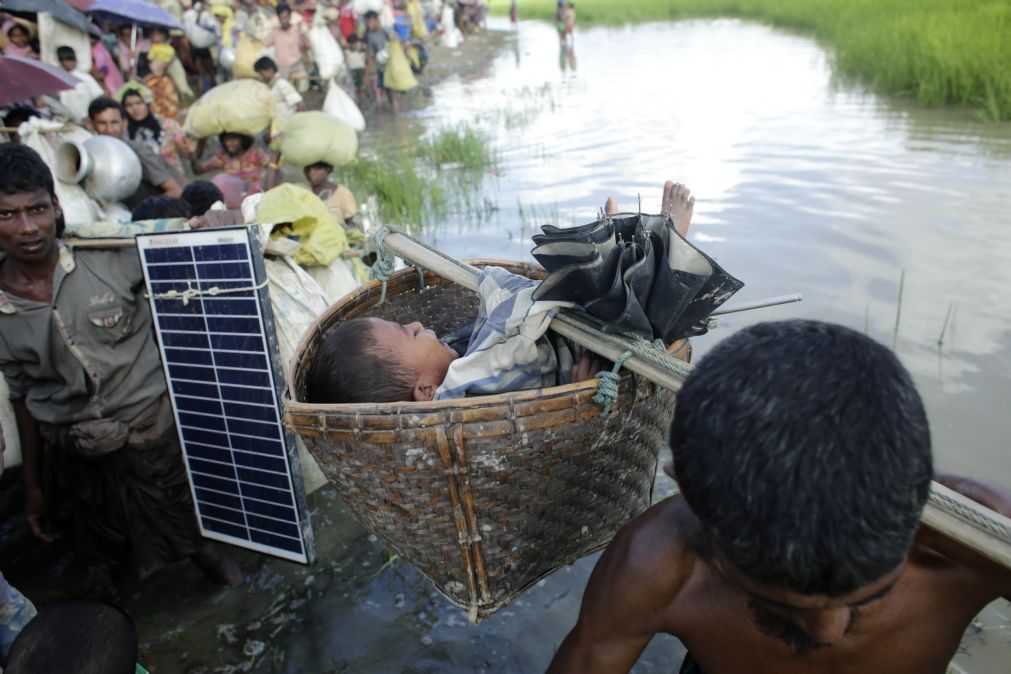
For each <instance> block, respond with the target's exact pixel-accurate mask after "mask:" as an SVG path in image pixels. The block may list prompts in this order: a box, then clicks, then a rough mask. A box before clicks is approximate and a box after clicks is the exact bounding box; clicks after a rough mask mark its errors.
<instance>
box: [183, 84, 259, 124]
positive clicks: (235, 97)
mask: <svg viewBox="0 0 1011 674" xmlns="http://www.w3.org/2000/svg"><path fill="white" fill-rule="evenodd" d="M275 115H276V112H275V110H274V97H273V95H272V94H271V93H270V87H268V86H267V85H266V84H264V83H263V82H261V81H259V80H248V79H247V80H232V81H231V82H225V83H224V84H219V85H218V86H216V87H214V88H213V89H211V90H210V91H208V92H207V93H206V94H204V95H203V96H201V97H200V98H199V99H198V100H197V102H196V103H194V104H193V105H192V106H191V107H190V111H189V114H187V115H186V121H185V122H184V123H183V131H185V132H186V133H188V134H190V135H192V136H196V137H197V138H208V137H210V136H216V135H218V134H219V133H224V132H226V131H229V132H232V133H243V134H246V135H248V136H255V135H257V134H258V133H260V132H261V131H263V130H264V129H266V128H267V127H269V126H270V124H271V122H272V121H273V119H274V117H275Z"/></svg>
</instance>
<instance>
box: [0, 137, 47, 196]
mask: <svg viewBox="0 0 1011 674" xmlns="http://www.w3.org/2000/svg"><path fill="white" fill-rule="evenodd" d="M35 190H45V191H46V192H48V193H49V196H50V197H52V198H53V202H54V203H55V201H56V186H55V184H54V183H53V172H52V171H50V170H49V167H48V166H46V162H44V161H42V157H40V156H39V153H38V152H36V151H35V150H33V149H32V148H30V147H28V146H27V145H19V144H18V143H0V192H3V193H4V194H16V193H18V192H34V191H35Z"/></svg>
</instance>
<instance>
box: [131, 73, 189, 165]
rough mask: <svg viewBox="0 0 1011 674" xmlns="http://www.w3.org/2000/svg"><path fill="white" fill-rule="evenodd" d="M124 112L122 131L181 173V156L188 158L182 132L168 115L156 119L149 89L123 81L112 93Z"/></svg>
mask: <svg viewBox="0 0 1011 674" xmlns="http://www.w3.org/2000/svg"><path fill="white" fill-rule="evenodd" d="M116 98H117V99H118V100H119V102H120V104H122V106H123V110H124V111H125V112H126V124H127V126H126V133H127V136H128V137H129V138H130V140H135V141H137V142H139V143H143V144H144V145H146V146H148V147H149V148H150V149H151V150H152V151H153V152H157V153H158V154H160V155H161V157H162V158H163V159H164V160H165V161H166V162H168V164H169V165H170V166H171V167H172V168H174V169H176V170H177V171H179V172H180V173H182V171H183V166H182V160H181V159H180V156H182V157H189V146H188V145H187V143H186V135H185V134H184V133H183V130H182V129H181V128H179V124H178V123H176V121H175V120H173V119H171V118H164V119H158V117H157V116H156V115H154V114H153V113H152V112H151V102H152V100H153V99H154V97H153V95H152V94H151V90H150V89H148V88H147V87H145V86H144V85H143V84H140V83H139V82H127V83H126V84H125V85H123V88H122V89H120V90H119V93H118V94H117V95H116Z"/></svg>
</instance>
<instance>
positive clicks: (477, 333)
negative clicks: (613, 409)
mask: <svg viewBox="0 0 1011 674" xmlns="http://www.w3.org/2000/svg"><path fill="white" fill-rule="evenodd" d="M661 203H662V206H661V208H662V212H663V213H664V214H669V215H670V216H671V217H672V218H673V220H674V221H675V223H676V224H677V228H678V230H679V232H681V233H682V235H683V234H684V232H686V231H687V228H688V224H689V222H690V220H691V215H692V209H693V206H694V198H693V197H692V196H691V192H690V191H689V190H688V189H687V188H686V187H685V186H684V185H681V184H679V183H674V182H671V181H668V182H667V183H666V184H665V185H664V188H663V197H662V202H661ZM604 208H605V211H607V212H608V213H615V212H617V210H618V206H617V203H616V202H615V200H614V198H613V197H612V198H609V199H608V200H607V204H606V205H605V207H604ZM538 284H539V282H538V281H535V280H532V279H528V278H526V277H523V276H518V275H516V274H512V273H510V272H508V271H506V270H504V269H501V268H498V267H487V268H485V269H483V270H482V271H481V274H480V276H479V277H478V295H479V297H480V302H481V304H480V309H479V312H478V316H477V319H476V320H475V321H474V323H472V324H470V325H467V326H464V330H465V332H466V334H465V335H462V337H463V339H460V340H454V339H453V338H452V337H453V336H452V335H450V336H447V337H448V338H446V339H443V340H440V339H439V336H438V335H436V334H435V332H434V331H432V330H428V329H426V328H425V326H424V325H422V324H421V323H420V322H415V323H409V324H407V325H401V324H399V323H394V322H391V321H386V320H382V319H380V318H358V319H352V320H349V321H345V322H343V323H341V324H340V325H338V326H337V327H336V328H334V329H333V330H332V331H331V332H330V333H329V334H327V335H326V337H324V339H323V342H322V344H321V345H320V349H319V352H318V353H317V354H316V356H315V357H314V358H313V362H312V365H311V366H310V369H309V374H308V381H307V385H308V396H307V399H308V402H311V403H320V404H332V403H362V402H406V401H426V400H450V399H455V398H462V397H465V396H472V395H493V394H497V393H506V392H510V391H519V390H524V389H536V388H546V387H549V386H558V385H563V384H568V383H571V382H576V381H584V380H587V379H592V378H593V375H594V373H595V372H597V371H598V370H600V369H601V368H602V367H603V366H604V365H605V363H603V362H602V361H600V360H599V359H597V358H596V357H594V355H593V354H592V353H590V352H581V351H580V350H579V349H578V347H576V346H574V345H572V344H571V343H569V342H568V341H567V340H565V339H563V338H561V337H559V336H558V335H555V334H553V333H548V324H549V323H550V322H551V319H552V318H553V316H554V314H555V312H556V311H557V310H558V309H559V308H561V307H566V306H572V305H571V304H570V303H567V302H547V301H535V300H534V299H533V294H534V290H536V288H537V286H538ZM467 337H469V339H467ZM454 346H455V347H456V348H454Z"/></svg>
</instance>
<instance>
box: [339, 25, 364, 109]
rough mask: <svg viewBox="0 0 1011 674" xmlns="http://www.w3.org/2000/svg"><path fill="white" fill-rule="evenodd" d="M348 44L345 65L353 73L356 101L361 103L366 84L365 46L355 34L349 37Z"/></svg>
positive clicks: (345, 51)
mask: <svg viewBox="0 0 1011 674" xmlns="http://www.w3.org/2000/svg"><path fill="white" fill-rule="evenodd" d="M346 42H347V48H346V49H345V50H344V63H345V65H347V68H348V72H349V73H351V81H352V82H354V84H355V100H357V101H358V102H359V103H361V100H362V85H363V84H364V83H365V45H364V43H362V41H361V40H359V39H358V35H356V34H355V33H351V34H350V35H348V37H347V40H346Z"/></svg>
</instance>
